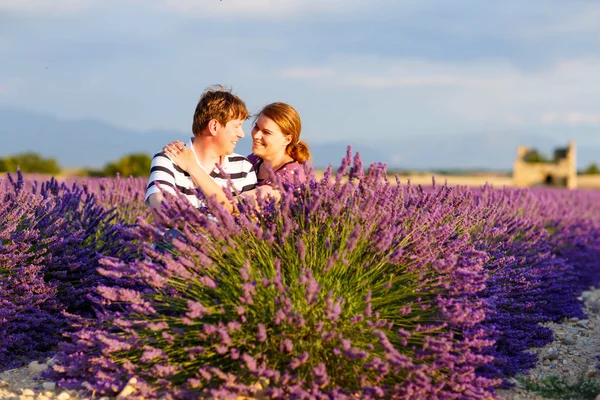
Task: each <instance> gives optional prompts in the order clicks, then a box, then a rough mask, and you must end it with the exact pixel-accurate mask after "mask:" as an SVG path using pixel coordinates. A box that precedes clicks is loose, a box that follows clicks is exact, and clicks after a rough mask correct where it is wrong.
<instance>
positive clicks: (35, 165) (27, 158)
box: [0, 152, 152, 177]
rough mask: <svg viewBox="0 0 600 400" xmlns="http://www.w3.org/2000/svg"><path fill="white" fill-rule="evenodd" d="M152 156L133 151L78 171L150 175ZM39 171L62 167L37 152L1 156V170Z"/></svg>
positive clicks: (57, 170)
mask: <svg viewBox="0 0 600 400" xmlns="http://www.w3.org/2000/svg"><path fill="white" fill-rule="evenodd" d="M151 162H152V158H151V157H150V156H149V155H148V154H145V153H133V154H129V155H126V156H124V157H121V158H120V159H119V160H117V161H113V162H109V163H107V164H105V165H104V167H102V168H99V169H93V168H87V169H81V170H79V171H78V172H77V175H79V176H94V177H112V176H115V175H116V174H119V175H121V176H123V177H129V176H133V177H139V176H148V175H149V174H150V164H151ZM17 168H19V169H20V170H21V172H23V173H39V174H49V175H58V174H60V173H61V172H62V168H61V167H60V165H59V164H58V162H57V161H56V160H55V159H53V158H46V157H43V156H41V155H39V154H37V153H32V152H27V153H21V154H16V155H12V156H8V157H5V158H0V172H16V171H17Z"/></svg>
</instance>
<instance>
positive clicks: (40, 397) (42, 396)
mask: <svg viewBox="0 0 600 400" xmlns="http://www.w3.org/2000/svg"><path fill="white" fill-rule="evenodd" d="M35 400H50V397H48V396H46V395H45V394H40V395H38V397H36V398H35Z"/></svg>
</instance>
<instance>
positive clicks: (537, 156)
mask: <svg viewBox="0 0 600 400" xmlns="http://www.w3.org/2000/svg"><path fill="white" fill-rule="evenodd" d="M523 161H525V162H528V163H547V162H549V160H548V158H547V157H546V156H545V155H543V154H542V153H540V152H539V151H537V150H531V151H530V152H528V153H527V154H525V156H524V157H523Z"/></svg>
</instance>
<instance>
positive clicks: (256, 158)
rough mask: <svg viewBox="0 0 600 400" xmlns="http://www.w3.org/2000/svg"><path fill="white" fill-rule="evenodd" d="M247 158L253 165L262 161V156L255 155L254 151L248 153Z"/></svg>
mask: <svg viewBox="0 0 600 400" xmlns="http://www.w3.org/2000/svg"><path fill="white" fill-rule="evenodd" d="M246 158H247V159H248V161H250V162H251V163H252V165H254V166H255V167H256V166H257V165H258V164H260V163H261V162H262V158H260V157H259V156H257V155H256V154H254V153H250V154H249V155H248V157H246Z"/></svg>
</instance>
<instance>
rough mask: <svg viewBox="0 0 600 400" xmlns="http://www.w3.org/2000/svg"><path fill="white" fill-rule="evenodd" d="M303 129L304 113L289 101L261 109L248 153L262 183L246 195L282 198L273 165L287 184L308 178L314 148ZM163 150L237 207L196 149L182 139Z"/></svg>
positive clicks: (203, 187)
mask: <svg viewBox="0 0 600 400" xmlns="http://www.w3.org/2000/svg"><path fill="white" fill-rule="evenodd" d="M301 130H302V123H301V121H300V116H299V115H298V112H297V111H296V110H295V109H294V108H293V107H292V106H290V105H289V104H286V103H280V102H276V103H271V104H269V105H267V106H265V107H264V108H263V109H262V110H261V111H260V112H259V113H258V117H257V118H256V120H255V121H254V127H253V128H252V154H250V155H249V156H248V160H250V162H251V163H252V164H253V165H254V170H255V171H256V176H257V181H258V183H257V188H256V189H254V190H251V191H248V192H244V194H243V196H246V197H247V196H250V197H252V198H256V196H257V195H260V196H265V195H270V196H273V197H275V198H276V199H279V198H280V190H282V189H283V188H281V187H278V186H277V185H276V183H275V181H274V180H273V179H272V176H270V175H269V169H271V171H273V173H274V174H275V175H277V176H278V178H279V180H280V181H281V182H282V183H283V184H284V185H290V184H291V185H293V184H295V182H300V183H302V182H304V181H305V180H306V176H305V174H304V167H303V164H304V163H305V162H306V161H307V160H309V159H310V152H309V150H308V146H307V145H306V143H304V142H303V141H301V140H300V131H301ZM163 150H164V152H165V153H166V154H167V156H169V158H171V159H172V160H173V162H174V163H175V164H176V165H177V166H178V167H179V168H181V169H183V170H184V171H186V172H187V173H188V174H190V176H191V177H192V179H193V180H194V183H195V184H196V185H197V186H198V187H199V188H200V189H201V190H202V191H203V192H204V193H205V195H207V196H213V195H214V196H216V198H217V201H219V202H220V203H221V204H223V205H224V206H225V207H226V208H227V209H228V210H229V211H230V212H233V211H234V210H235V206H234V204H233V203H232V202H230V201H229V200H228V199H227V195H226V194H225V192H223V189H221V188H220V187H219V186H218V185H217V184H216V183H215V182H214V181H213V180H212V179H211V177H210V176H209V175H208V174H207V173H206V171H205V170H204V169H203V168H202V167H200V165H199V164H198V163H197V161H196V157H195V155H194V153H193V152H192V151H191V150H189V149H188V148H186V147H185V145H184V144H183V143H182V142H171V143H169V144H168V145H167V146H165V147H164V149H163Z"/></svg>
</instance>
